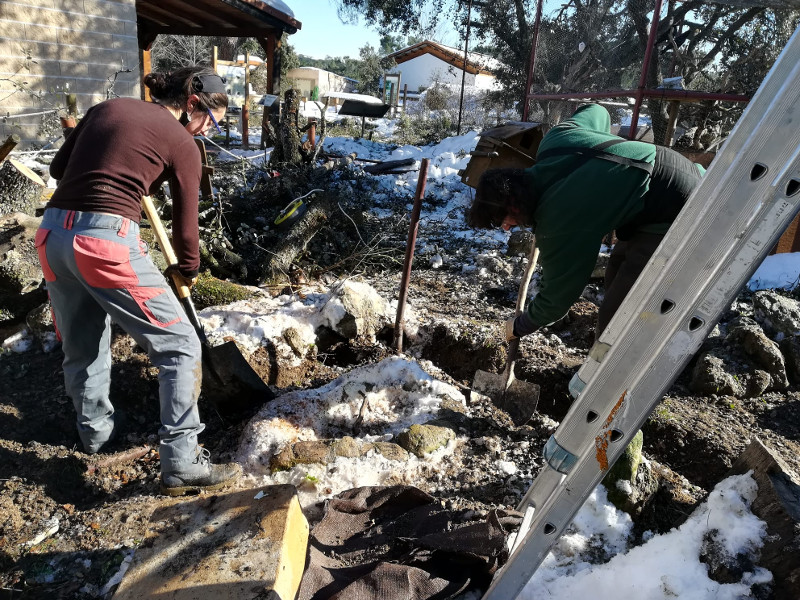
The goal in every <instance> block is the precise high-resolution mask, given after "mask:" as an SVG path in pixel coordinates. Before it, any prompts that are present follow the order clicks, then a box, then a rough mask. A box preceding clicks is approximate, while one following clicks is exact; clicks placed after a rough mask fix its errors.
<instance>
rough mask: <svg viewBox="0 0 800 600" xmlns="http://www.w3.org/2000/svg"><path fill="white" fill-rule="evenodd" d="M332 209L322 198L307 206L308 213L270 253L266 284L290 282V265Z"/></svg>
mask: <svg viewBox="0 0 800 600" xmlns="http://www.w3.org/2000/svg"><path fill="white" fill-rule="evenodd" d="M331 211H332V207H331V206H330V204H329V203H328V202H327V201H326V199H325V198H324V197H322V198H320V199H318V200H314V202H313V203H311V204H310V205H309V208H308V211H306V213H305V214H304V215H303V216H302V217H300V220H299V221H297V223H295V224H294V225H293V226H292V228H291V229H290V230H289V232H288V233H287V234H286V235H285V236H284V238H283V241H282V242H281V244H280V245H279V246H278V247H277V248H275V249H274V250H273V252H272V256H271V258H270V261H269V265H268V267H267V278H268V281H267V282H266V283H275V282H286V281H289V280H290V277H289V272H290V270H291V266H292V263H293V262H294V260H295V259H296V258H297V256H298V255H299V254H300V253H302V252H303V251H304V250H305V248H306V246H307V245H308V243H309V242H310V241H311V239H312V238H313V237H314V236H315V235H316V234H317V233H318V232H319V230H320V229H321V228H322V227H323V225H325V224H326V223H327V222H328V219H329V218H330V215H331Z"/></svg>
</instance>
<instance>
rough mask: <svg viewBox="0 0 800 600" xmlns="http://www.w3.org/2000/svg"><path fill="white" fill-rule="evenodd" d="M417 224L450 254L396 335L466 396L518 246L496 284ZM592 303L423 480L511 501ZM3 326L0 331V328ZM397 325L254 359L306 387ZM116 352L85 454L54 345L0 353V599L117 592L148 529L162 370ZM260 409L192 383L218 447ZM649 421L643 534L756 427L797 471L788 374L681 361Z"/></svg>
mask: <svg viewBox="0 0 800 600" xmlns="http://www.w3.org/2000/svg"><path fill="white" fill-rule="evenodd" d="M359 181H361V180H359ZM365 182H366V183H368V180H364V181H361V183H360V184H359V185H366V183H365ZM347 189H348V190H350V189H352V188H351V187H347ZM365 198H367V201H366V202H367V205H368V206H369V207H370V208H371V207H372V206H374V202H373V200H372V196H369V195H367V196H365ZM385 203H386V207H390V208H392V209H393V210H399V211H400V212H401V213H402V214H403V215H405V209H404V206H405V203H404V202H397V201H395V200H393V199H391V198H389V199H387V200H385ZM386 207H384V208H386ZM353 214H356V212H355V209H353ZM364 214H365V215H367V216H366V217H364V222H363V223H360V227H362V229H363V231H362V233H363V235H364V236H365V239H371V238H370V237H369V236H368V235H367V233H366V232H367V231H368V230H369V227H373V228H374V229H377V230H382V231H383V233H384V234H386V236H387V237H386V239H384V240H383V241H382V242H381V243H382V244H383V247H385V248H388V249H389V250H388V251H387V252H386V253H384V254H381V257H382V258H381V260H376V261H375V264H374V266H373V267H371V272H369V273H367V274H363V275H362V279H363V280H364V281H366V282H367V283H369V284H371V285H372V286H373V287H374V288H375V289H376V290H378V292H379V293H380V294H381V296H383V297H384V298H386V299H394V298H396V297H397V293H398V289H399V283H400V267H399V260H398V257H401V256H402V249H403V247H404V244H405V236H406V233H407V229H406V228H405V226H400V225H403V223H404V221H403V218H404V217H398V218H397V223H398V225H397V227H389V226H388V225H386V223H387V222H388V221H387V220H386V219H384V220H383V221H380V220H378V219H376V218H374V217H369V213H368V211H365V213H364ZM370 219H371V220H372V221H374V222H371V221H370ZM233 225H234V226H235V225H236V223H234V224H233ZM429 227H431V226H430V225H429ZM338 233H340V234H341V235H340V236H339V237H342V236H344V237H347V236H346V235H344V233H342V232H338ZM425 235H426V238H427V245H428V247H434V248H439V249H441V250H442V252H443V253H449V256H448V260H447V261H446V264H445V266H443V267H442V268H438V269H433V268H431V267H429V266H428V265H429V261H428V258H427V257H423V256H420V257H418V258H417V259H416V262H415V267H414V271H413V275H412V278H411V282H410V287H409V292H408V306H409V309H410V310H411V311H412V312H413V314H414V315H415V318H416V320H417V322H418V323H419V324H421V328H420V332H419V335H418V337H417V338H415V339H411V338H409V339H407V340H406V342H405V344H404V348H405V349H406V351H407V353H408V354H409V355H411V356H413V357H416V358H420V359H425V360H428V361H430V362H431V363H432V364H433V365H434V366H435V367H437V368H438V369H440V370H441V371H442V372H444V374H445V375H444V377H446V378H448V379H449V381H450V382H451V383H455V384H457V385H458V386H459V387H460V388H461V389H463V390H464V392H465V395H466V394H467V393H468V389H469V386H470V384H471V381H472V377H473V375H474V373H475V371H477V370H479V369H483V370H490V371H494V372H499V371H500V370H502V368H503V366H504V360H505V349H504V348H505V346H504V344H503V341H502V339H501V337H500V330H501V324H502V322H503V321H504V319H505V318H507V317H508V316H509V315H510V314H511V313H512V311H513V310H514V304H515V300H516V291H517V290H516V288H515V281H516V282H518V278H519V276H520V274H521V271H522V267H521V264H520V262H519V260H516V259H509V258H508V257H502V258H499V259H495V258H491V257H490V258H488V259H486V260H487V264H491V263H497V265H496V268H497V269H498V270H497V271H496V273H495V275H496V276H495V277H493V280H494V281H500V282H505V283H499V284H496V285H495V284H492V285H487V284H486V280H485V279H482V278H481V277H480V276H479V275H478V274H476V273H475V272H474V271H469V270H464V269H462V262H463V259H464V258H465V253H466V252H469V251H470V250H465V249H464V248H463V247H462V246H463V244H464V240H455V241H454V240H453V236H452V232H451V231H449V230H448V229H447V227H446V226H445V225H444V224H443V225H442V226H441V230H440V231H438V232H437V231H435V230H433V231H432V230H431V229H428V230H426V232H425ZM334 241H336V240H334V239H333V238H325V237H324V236H321V235H320V236H318V238H315V240H314V243H313V244H312V245H311V246H310V252H311V253H313V252H314V251H315V248H314V246H315V245H316V246H318V248H319V250H318V254H322V253H324V252H328V253H329V254H332V255H335V253H333V252H332V251H331V248H333V247H334V245H333V242H334ZM326 244H327V245H326ZM376 247H377V246H376ZM374 254H377V251H374ZM356 258H359V257H358V256H357V255H356ZM361 258H363V257H361ZM330 262H331V263H333V262H335V261H334V260H333V259H331V261H330ZM362 262H363V261H362ZM387 263H391V265H390V266H387ZM490 268H493V267H491V265H490ZM331 269H332V267H331V268H329V269H327V272H326V275H327V276H328V277H329V278H331V277H332V278H333V279H331V280H335V277H336V276H337V275H340V274H336V273H334V272H332V270H331ZM517 285H518V283H517ZM588 289H589V292H590V293H588V294H586V296H587V298H592V297H593V293H594V295H596V292H598V291H602V290H601V289H600V282H599V281H593V282H592V283H591V285H590V287H589V288H588ZM592 290H594V292H592ZM596 313H597V306H596V304H595V303H593V302H592V301H590V300H589V299H584V300H581V301H579V302H578V303H576V304H575V305H574V306H573V308H572V309H571V310H570V312H569V314H568V316H567V317H566V318H565V319H564V320H562V321H561V322H559V323H558V324H556V325H554V326H552V327H550V328H548V329H545V330H544V331H543V332H542V335H539V334H535V335H533V336H529V337H526V338H524V339H523V341H522V344H521V350H520V352H521V354H520V357H519V359H518V361H517V370H516V372H517V376H518V378H520V379H523V380H526V381H529V382H533V383H537V384H539V385H540V387H541V396H540V401H539V407H538V408H539V412H540V414H539V415H538V416H537V417H535V418H534V419H532V420H531V421H530V423H528V424H526V425H524V426H522V427H519V428H515V427H514V426H513V425H512V423H511V422H510V420H509V419H508V417H507V415H505V414H504V413H502V412H500V411H497V410H495V409H494V407H493V406H492V404H491V403H489V402H483V401H481V402H472V403H470V402H468V403H467V408H466V412H464V413H455V412H453V413H452V414H448V415H447V418H448V419H450V420H451V421H453V422H455V423H457V424H458V427H459V432H460V434H463V435H465V436H466V438H467V439H468V442H467V443H465V444H463V445H461V446H459V448H458V450H457V452H458V453H459V456H458V459H459V460H458V462H457V466H454V467H453V468H452V469H450V470H449V471H448V470H447V468H445V469H444V470H442V469H439V470H438V471H437V474H436V476H435V477H431V478H430V480H425V481H420V482H419V487H421V488H422V489H423V490H424V491H426V492H428V493H430V494H432V495H434V496H435V497H437V498H439V499H441V500H442V501H443V502H444V503H445V505H446V506H448V507H457V508H474V509H476V510H486V509H489V508H494V507H506V508H513V507H514V506H516V504H517V502H518V501H519V500H520V499H521V497H522V495H523V494H524V492H525V491H526V490H527V488H528V486H529V485H530V483H531V481H532V479H533V478H534V477H535V475H536V474H537V473H538V471H539V469H540V468H541V465H542V456H541V452H542V448H543V446H544V443H545V442H546V440H547V438H548V437H549V436H550V434H552V432H553V430H554V428H555V427H556V426H557V422H558V421H559V420H561V419H563V417H564V416H565V414H566V413H567V411H568V409H569V407H570V404H571V397H570V395H569V393H568V383H569V380H570V378H571V377H572V375H573V374H574V373H575V371H576V370H577V369H578V368H579V366H580V365H581V364H582V362H583V361H584V360H585V358H586V355H587V352H588V350H589V348H590V347H591V344H592V342H593V338H594V320H595V317H596ZM8 333H10V331H0V339H4V338H5V336H6V335H7V334H8ZM391 339H392V335H391V332H385V335H382V336H379V341H378V342H377V343H376V344H372V345H371V344H364V343H354V342H341V341H332V342H331V343H323V342H320V344H319V352H318V354H317V355H316V356H315V357H314V358H312V359H307V360H306V361H305V363H304V364H303V365H302V366H301V367H298V368H296V369H293V370H292V371H291V372H289V371H285V370H284V371H282V372H281V373H280V374H277V373H276V371H274V370H273V366H272V364H271V358H270V356H269V355H268V354H267V353H266V352H265V351H264V352H257V353H256V354H254V355H253V356H251V357H249V359H250V362H251V364H252V366H253V367H254V368H255V369H256V371H257V372H259V374H260V375H261V376H262V378H263V379H264V380H265V381H267V382H268V383H269V384H270V385H272V386H274V388H275V389H276V391H277V392H282V391H290V390H292V389H297V388H303V389H305V388H312V387H318V386H320V385H323V384H325V383H327V382H328V381H330V380H332V379H333V378H335V377H337V376H338V375H339V374H341V373H342V372H343V370H346V369H349V368H352V367H355V366H358V365H360V364H366V363H372V362H377V361H379V360H381V359H382V358H384V357H385V356H387V355H389V354H391V352H392V351H391V350H390V347H389V346H390V343H391ZM113 356H114V364H113V373H112V391H111V400H112V402H113V403H114V406H115V407H116V409H117V410H118V411H120V412H121V413H122V414H123V415H124V417H125V420H124V426H123V430H122V434H121V436H120V438H119V439H118V440H117V441H116V442H114V444H113V446H112V447H111V448H109V452H107V453H103V454H100V455H95V456H89V455H86V454H85V453H83V452H82V449H81V445H80V442H79V440H78V436H77V433H76V430H75V424H74V421H75V413H74V409H73V407H72V404H71V401H70V400H69V399H68V398H67V397H66V396H65V392H64V387H63V374H62V369H61V362H62V360H63V355H62V353H61V351H60V350H58V349H57V350H55V351H53V352H50V353H45V352H43V351H42V350H41V349H39V348H38V347H37V348H36V349H34V350H31V351H28V352H26V353H23V354H14V353H2V354H0V599H2V600H6V599H8V600H12V599H17V598H19V599H22V598H48V599H50V600H53V599H56V598H64V599H76V600H84V599H89V598H109V597H110V595H111V593H113V588H112V587H110V586H109V585H108V584H109V582H110V581H111V582H113V579H112V578H113V576H114V575H115V574H116V573H117V572H118V571H119V568H120V565H121V563H122V562H123V560H125V559H126V557H128V556H130V554H131V549H132V548H135V547H136V546H137V544H138V543H139V542H140V541H141V540H142V539H143V537H144V535H145V532H146V529H147V523H148V520H149V518H150V515H151V513H152V511H153V510H154V508H155V506H156V504H157V502H158V499H159V495H158V494H159V485H158V473H159V459H158V453H157V449H158V440H157V435H156V432H157V431H158V427H159V412H158V401H157V393H158V390H157V383H156V373H155V369H154V368H153V367H151V366H150V365H149V362H148V360H147V357H146V356H145V355H144V353H143V352H142V351H141V350H140V349H139V348H137V347H136V346H135V344H134V343H133V342H132V340H131V339H130V338H129V337H128V336H127V335H125V334H123V333H121V332H117V334H116V335H115V338H114V341H113ZM257 408H258V407H253V408H252V410H251V411H247V412H246V413H244V414H240V415H237V416H235V417H226V418H223V417H222V416H221V415H220V414H219V413H218V412H217V410H216V409H215V407H214V406H213V404H211V403H210V402H209V401H208V399H206V398H205V397H203V396H201V398H200V412H201V416H202V417H203V419H204V421H205V423H206V430H205V432H204V433H203V434H202V436H201V442H202V443H203V444H204V445H205V447H206V448H208V449H209V450H210V451H211V453H212V456H213V457H214V458H215V460H218V461H221V460H226V459H231V458H232V456H233V455H234V453H235V451H236V449H237V447H238V445H239V438H240V434H241V432H242V429H243V428H244V425H245V424H246V423H247V420H248V418H249V417H250V416H252V414H254V413H255V412H256V410H257ZM643 431H644V439H645V442H644V443H645V446H644V450H645V454H646V456H647V458H648V459H650V460H651V462H652V464H653V465H654V469H656V470H658V472H659V473H660V476H661V481H662V484H661V487H660V488H659V490H658V492H657V493H656V495H655V496H654V498H653V500H652V501H651V502H650V503H649V504H648V505H647V506H646V507H645V509H644V510H643V511H642V513H641V514H640V515H639V516H638V517H637V518H636V528H635V531H636V534H637V535H642V534H643V533H644V532H645V531H647V530H651V531H655V532H664V531H667V530H669V529H670V528H671V527H674V526H676V525H679V524H680V523H682V522H683V520H685V519H686V518H687V517H688V515H689V514H690V513H691V511H692V508H693V506H694V505H695V504H696V503H697V502H698V501H700V500H702V499H703V498H704V495H705V494H706V493H707V492H708V491H709V490H710V489H711V488H712V487H713V486H714V485H715V484H716V483H717V482H718V481H719V480H720V479H721V478H722V477H724V475H725V473H726V471H727V469H728V468H729V467H730V465H731V464H732V462H733V461H734V460H735V459H736V457H738V455H739V454H740V453H741V451H742V450H743V449H744V448H745V447H746V445H747V443H748V442H749V440H751V439H752V438H753V437H754V436H758V437H759V438H760V439H761V440H762V441H764V443H765V444H767V445H768V446H769V447H770V448H771V449H772V450H774V451H775V452H777V453H779V454H780V455H781V457H782V458H784V459H785V460H786V461H787V462H788V463H789V464H790V465H791V466H792V467H793V468H794V469H795V470H796V471H797V472H800V390H797V389H796V388H790V389H789V390H787V391H785V392H782V393H769V394H765V395H763V396H761V397H759V398H754V399H749V400H737V399H735V398H731V397H727V396H712V397H697V396H693V395H692V394H691V393H690V392H689V391H688V387H687V381H686V376H685V375H684V376H682V377H681V378H679V379H678V381H677V382H676V384H675V385H674V386H673V387H672V388H671V390H670V391H669V394H668V395H667V397H666V398H665V400H664V401H663V402H662V403H661V404H660V405H659V407H658V408H657V409H656V410H655V411H654V413H653V414H652V415H651V417H650V419H649V420H648V421H647V423H646V424H645V426H644V428H643ZM701 457H702V458H701ZM498 460H505V461H513V462H514V463H515V464H516V466H517V469H518V470H517V472H516V473H515V474H513V475H510V476H509V475H507V474H506V475H502V476H501V475H500V474H498V470H497V469H496V468H494V463H496V462H497V461H498ZM455 464H456V463H455V462H454V465H455ZM439 473H441V474H439Z"/></svg>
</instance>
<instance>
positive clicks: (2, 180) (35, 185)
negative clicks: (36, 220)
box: [0, 158, 45, 216]
mask: <svg viewBox="0 0 800 600" xmlns="http://www.w3.org/2000/svg"><path fill="white" fill-rule="evenodd" d="M44 187H45V183H44V181H42V178H41V177H39V176H38V175H37V174H36V173H34V172H33V171H31V170H30V169H29V168H28V167H26V166H25V165H23V164H22V163H21V162H19V161H18V160H16V159H13V158H9V159H8V160H6V161H4V162H3V163H1V164H0V215H7V214H10V213H13V212H22V213H25V214H28V215H31V216H34V215H35V214H36V209H37V208H38V207H39V202H40V198H41V196H42V190H43V189H44Z"/></svg>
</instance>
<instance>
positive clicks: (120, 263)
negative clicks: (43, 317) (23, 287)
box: [36, 208, 204, 473]
mask: <svg viewBox="0 0 800 600" xmlns="http://www.w3.org/2000/svg"><path fill="white" fill-rule="evenodd" d="M36 246H37V249H38V252H39V261H40V262H41V266H42V271H43V272H44V277H45V280H46V282H47V291H48V293H49V295H50V301H51V305H52V307H53V318H54V321H55V325H56V330H57V332H58V334H59V337H60V339H61V341H62V347H63V350H64V382H65V385H66V391H67V395H69V396H70V398H72V401H73V403H74V405H75V410H76V412H77V413H78V433H79V435H80V438H81V441H82V442H83V444H84V446H85V448H86V450H87V451H88V452H97V450H98V449H100V447H101V446H102V445H103V444H104V443H105V442H106V441H108V440H109V438H110V437H111V434H112V431H113V427H114V407H113V406H112V404H111V402H110V401H109V388H110V382H111V379H110V376H111V321H112V320H113V321H114V322H115V323H117V324H118V325H119V326H120V327H122V329H124V330H125V331H126V332H127V333H128V334H130V336H131V337H132V338H133V339H134V340H135V341H136V343H137V344H139V346H141V347H142V348H144V349H145V350H146V351H147V354H148V356H149V357H150V361H151V362H152V363H153V364H154V365H155V366H156V367H158V381H159V397H160V403H161V428H160V429H159V437H160V441H161V443H160V448H159V453H160V456H161V470H162V472H164V473H169V472H175V471H182V470H185V467H186V465H188V464H191V463H192V462H193V461H194V460H195V457H196V453H197V435H198V434H199V433H200V432H201V431H202V430H203V429H204V425H203V423H201V422H200V415H199V413H198V411H197V397H198V395H199V393H200V383H201V379H202V369H201V353H200V342H199V340H198V338H197V334H196V333H195V331H194V329H193V328H192V326H191V324H190V323H189V322H188V320H187V318H186V315H185V313H184V311H183V309H182V308H181V305H180V303H179V302H178V300H177V298H176V297H175V295H174V294H173V293H172V292H171V291H170V289H169V287H168V285H167V282H166V280H165V279H164V276H163V275H162V274H161V273H160V272H159V270H158V269H157V268H156V267H155V265H154V264H153V262H152V260H151V259H150V257H149V256H148V254H147V246H146V245H145V244H144V243H143V242H142V241H141V240H140V238H139V225H138V224H137V223H135V222H133V221H131V220H130V219H126V218H123V217H119V216H115V215H108V214H98V213H89V212H78V211H71V210H62V209H57V208H48V209H47V210H46V211H45V214H44V219H43V220H42V224H41V226H40V228H39V230H38V232H37V234H36ZM118 384H119V385H124V382H119V383H118Z"/></svg>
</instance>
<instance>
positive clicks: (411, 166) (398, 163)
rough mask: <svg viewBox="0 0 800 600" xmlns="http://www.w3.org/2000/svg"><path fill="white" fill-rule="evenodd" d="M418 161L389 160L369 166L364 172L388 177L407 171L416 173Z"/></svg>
mask: <svg viewBox="0 0 800 600" xmlns="http://www.w3.org/2000/svg"><path fill="white" fill-rule="evenodd" d="M416 164H417V161H416V160H415V159H413V158H403V159H401V160H387V161H386V162H381V163H378V164H375V165H367V166H366V167H364V171H366V172H367V173H371V174H373V175H384V174H386V175H388V174H390V173H405V172H407V171H416V170H417V169H418V167H417V166H416Z"/></svg>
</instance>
